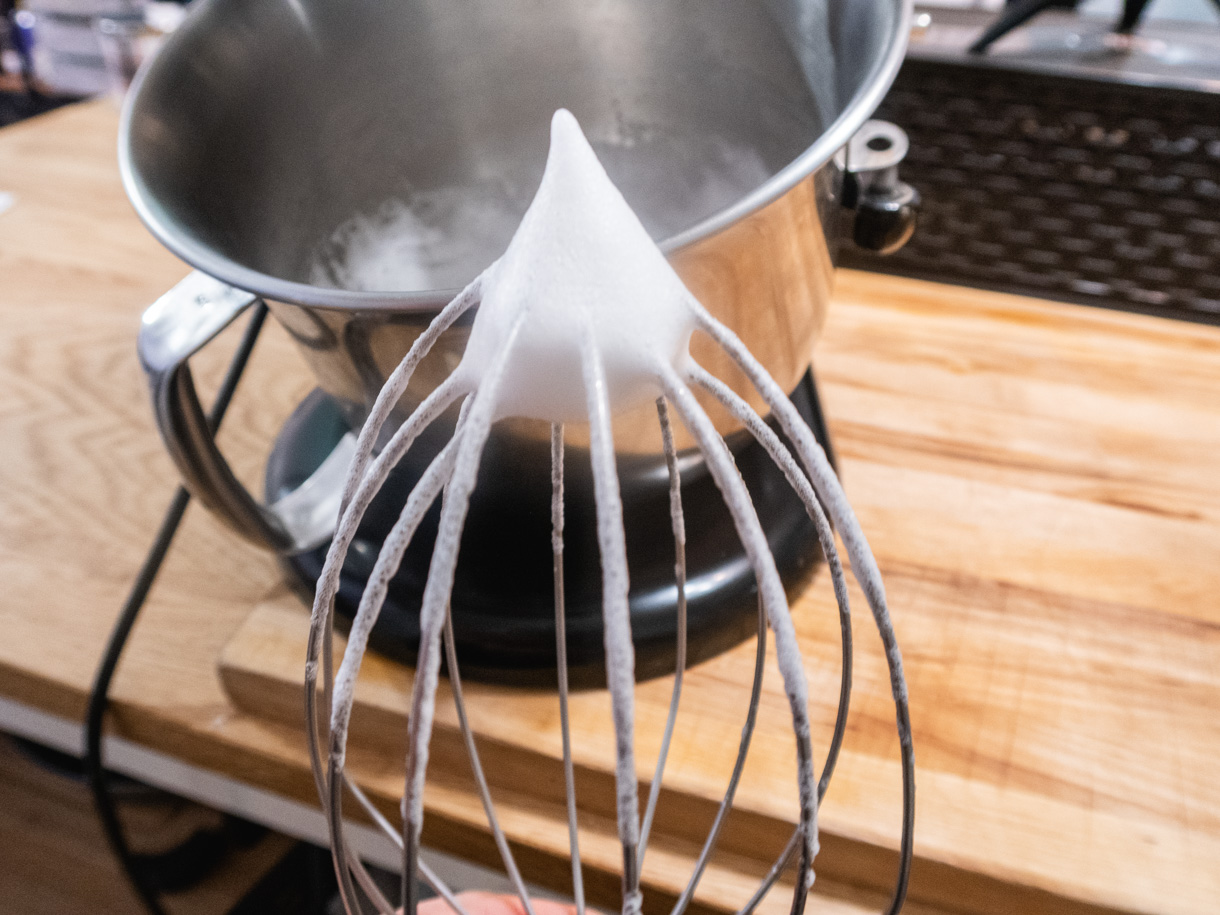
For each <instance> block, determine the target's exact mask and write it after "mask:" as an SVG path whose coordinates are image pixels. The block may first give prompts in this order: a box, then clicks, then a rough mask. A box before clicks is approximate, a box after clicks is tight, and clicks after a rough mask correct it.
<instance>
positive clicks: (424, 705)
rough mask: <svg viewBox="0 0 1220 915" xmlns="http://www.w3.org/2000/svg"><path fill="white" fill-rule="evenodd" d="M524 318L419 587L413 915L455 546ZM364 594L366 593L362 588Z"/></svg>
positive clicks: (406, 818) (411, 799)
mask: <svg viewBox="0 0 1220 915" xmlns="http://www.w3.org/2000/svg"><path fill="white" fill-rule="evenodd" d="M523 320H524V315H520V316H518V318H517V319H516V320H515V321H514V322H513V324H512V326H511V327H510V328H509V330H508V333H507V335H506V337H505V340H504V345H503V348H502V349H501V350H500V352H499V353H497V354H496V357H495V358H494V359H493V360H492V363H491V365H490V366H489V367H488V372H487V375H486V376H485V378H484V381H483V384H482V385H481V386H480V387H479V388H478V390H477V391H476V392H475V394H474V402H473V403H472V404H471V407H470V412H469V414H468V416H467V417H466V423H465V425H464V426H463V428H462V431H461V444H460V445H459V447H458V450H457V455H456V457H455V458H454V461H453V470H452V476H451V477H450V482H449V492H448V493H447V497H446V498H445V500H444V504H443V506H442V508H441V517H440V524H439V526H438V529H437V533H436V543H435V545H434V547H433V550H432V560H431V563H430V565H429V568H428V580H427V583H426V584H425V585H424V596H423V603H422V606H421V608H420V614H419V653H418V656H417V658H416V664H415V682H414V684H413V687H412V693H411V711H410V717H409V718H408V721H407V741H408V742H407V764H406V785H405V789H404V792H403V874H402V881H403V893H402V895H403V910H404V912H405V915H416V909H417V907H418V905H419V892H418V885H417V877H416V868H417V864H418V860H419V839H420V833H421V832H422V830H423V819H424V802H423V793H424V780H425V777H426V773H427V767H428V743H429V740H430V738H431V736H432V720H433V716H434V714H435V711H436V688H437V682H438V679H439V676H440V660H441V658H440V650H439V649H440V641H441V630H442V629H443V627H444V621H445V617H446V614H447V610H448V607H449V600H450V597H451V595H452V591H453V576H454V572H455V570H456V568H457V559H458V547H459V545H460V543H461V536H462V527H463V524H464V522H465V520H466V512H467V510H468V509H469V507H470V494H471V492H472V491H473V489H474V485H475V481H476V479H477V477H478V471H479V463H480V461H481V459H482V456H483V448H484V446H485V444H486V443H487V437H488V435H489V434H490V431H491V424H492V421H493V420H494V418H495V408H496V402H497V399H498V397H499V393H500V386H501V384H502V382H503V380H504V373H505V369H506V367H507V365H508V360H509V357H510V356H511V355H512V352H513V348H514V344H515V343H516V339H517V336H518V334H519V333H520V330H521V325H522V322H523ZM366 590H367V589H366Z"/></svg>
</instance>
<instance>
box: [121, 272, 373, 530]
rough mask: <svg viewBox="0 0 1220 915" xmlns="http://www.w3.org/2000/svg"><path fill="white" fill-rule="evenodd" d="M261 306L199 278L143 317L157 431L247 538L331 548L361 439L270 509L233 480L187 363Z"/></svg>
mask: <svg viewBox="0 0 1220 915" xmlns="http://www.w3.org/2000/svg"><path fill="white" fill-rule="evenodd" d="M257 301H258V296H256V295H254V294H253V293H249V292H245V291H243V290H241V289H235V288H234V287H232V286H229V285H227V284H225V283H222V282H221V281H220V280H217V279H213V278H212V277H210V276H208V275H207V274H205V273H202V272H200V271H195V272H194V273H191V274H190V275H189V276H187V277H186V279H184V280H182V281H181V282H180V283H179V284H178V285H177V286H175V287H174V288H173V289H171V290H170V291H169V292H167V293H166V294H165V295H163V296H161V298H159V299H158V300H157V301H156V302H155V303H154V304H153V305H151V306H150V307H149V308H148V310H147V311H145V312H144V317H143V319H142V321H141V324H140V337H139V341H138V349H139V354H140V362H141V364H142V365H143V367H144V371H145V373H146V374H147V376H148V382H149V389H150V392H151V394H152V401H153V412H154V415H155V417H156V420H157V428H158V430H159V431H160V432H161V437H162V438H163V439H164V440H165V444H166V447H167V449H168V450H169V453H170V457H172V458H173V460H174V463H175V464H177V465H178V470H179V472H180V473H181V475H182V479H183V482H184V483H185V484H186V487H187V489H189V490H190V491H191V494H192V495H193V496H195V497H196V498H198V499H199V501H201V502H202V503H203V504H204V505H206V506H207V507H208V508H210V509H211V510H212V511H213V512H215V513H216V514H217V515H218V516H219V517H220V518H221V519H222V520H223V521H224V522H225V523H227V524H228V525H229V526H230V527H231V528H233V529H234V530H235V531H237V532H238V533H240V534H241V535H242V536H244V537H246V538H247V539H249V540H252V541H254V542H255V543H258V544H261V545H263V546H266V547H270V548H271V549H273V550H276V551H277V552H281V553H295V552H300V551H302V550H308V549H312V548H314V547H316V546H317V545H318V544H320V543H323V542H325V541H326V540H327V539H329V537H330V535H331V532H332V531H333V530H334V525H335V520H336V518H337V517H338V514H339V499H340V495H341V493H342V491H343V482H344V480H345V479H346V476H347V468H348V465H349V464H350V463H351V458H352V455H353V454H354V453H355V446H356V438H355V436H354V435H352V434H351V433H348V434H347V435H345V436H344V437H343V438H342V439H341V440H340V441H339V442H338V443H337V444H336V445H335V447H334V449H333V450H332V452H331V454H330V456H329V457H328V458H326V460H324V461H323V462H322V465H321V466H320V467H318V469H317V470H316V471H314V473H313V475H312V476H310V477H309V478H308V479H307V480H305V481H304V482H303V483H302V484H301V485H300V486H298V487H297V488H296V489H295V490H293V491H292V492H289V493H287V494H285V495H283V496H282V497H281V498H279V499H278V500H277V501H276V502H274V503H272V504H270V505H265V504H263V503H261V502H259V501H258V500H257V499H255V498H254V496H252V495H251V494H250V493H249V492H248V491H247V490H246V488H245V487H244V486H243V485H242V484H241V482H240V481H239V480H238V479H237V477H236V476H235V475H234V474H233V471H232V470H231V469H230V467H229V464H228V462H227V461H226V460H225V458H224V456H223V455H222V454H221V453H220V450H219V449H218V448H217V446H216V439H215V437H214V436H213V433H212V429H211V428H210V427H209V425H208V421H207V419H206V417H205V416H204V412H203V408H202V407H201V406H200V403H199V398H198V396H197V394H196V392H195V383H194V379H193V377H192V375H191V369H190V364H189V360H190V358H191V356H193V355H194V354H195V353H197V352H198V351H199V350H201V349H202V348H203V347H204V346H206V345H207V344H208V343H209V342H210V341H211V340H213V339H214V338H215V337H216V336H217V335H218V334H219V333H220V332H221V331H222V330H224V329H225V328H226V327H228V326H229V324H231V323H232V322H233V321H234V320H235V319H236V318H237V317H238V316H239V315H240V314H242V312H244V311H246V309H248V308H250V307H251V306H252V305H254V304H255V302H257Z"/></svg>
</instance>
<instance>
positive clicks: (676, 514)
mask: <svg viewBox="0 0 1220 915" xmlns="http://www.w3.org/2000/svg"><path fill="white" fill-rule="evenodd" d="M657 419H658V421H659V422H660V424H661V444H662V449H663V450H664V452H665V466H666V469H667V470H668V472H669V517H670V522H671V524H672V526H673V534H674V581H675V583H676V585H677V594H678V601H677V617H678V619H677V623H678V636H677V639H678V643H677V649H676V651H675V654H676V659H675V663H674V686H673V693H672V695H671V697H670V700H669V715H668V717H666V719H665V731H664V733H663V734H662V736H661V749H660V751H659V752H658V753H657V768H656V772H655V773H654V774H653V777H652V785H651V786H649V789H648V804H647V806H646V807H645V808H644V823H643V825H642V826H641V827H640V868H641V870H642V869H643V867H644V853H645V852H646V851H647V849H648V836H649V834H650V833H651V832H652V820H653V817H654V816H655V815H656V812H657V801H658V799H659V798H660V796H661V785H662V783H663V781H664V777H665V763H666V761H667V760H668V759H669V744H670V741H671V740H672V739H673V735H674V725H675V724H676V723H677V720H678V704H679V702H680V701H681V699H682V678H683V674H684V673H685V672H686V519H685V517H684V516H683V513H682V477H681V474H680V472H679V470H678V455H677V453H676V451H675V449H674V435H673V429H672V428H671V426H670V423H669V408H668V407H667V406H666V405H665V398H664V397H658V398H657Z"/></svg>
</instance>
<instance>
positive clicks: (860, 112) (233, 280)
mask: <svg viewBox="0 0 1220 915" xmlns="http://www.w3.org/2000/svg"><path fill="white" fill-rule="evenodd" d="M210 2H214V0H205V2H203V3H200V4H198V5H199V6H205V5H207V4H208V3H210ZM892 2H893V4H894V6H895V7H896V13H897V15H896V16H895V17H894V19H893V23H892V26H891V30H890V33H889V35H888V36H887V44H886V50H885V53H884V54H881V55H880V56H879V57H878V58H877V60H876V61H875V62H874V64H873V67H872V70H871V71H870V72H869V74H868V75H867V76H866V77H865V79H864V80H863V82H862V83H861V85H860V88H859V89H858V90H857V91H856V94H855V95H854V96H853V97H852V99H851V101H850V102H849V103H848V104H847V105H846V106H845V107H844V108H843V111H842V112H841V113H840V114H839V116H838V117H837V118H835V120H834V121H833V122H832V123H831V125H830V126H829V127H828V128H827V129H826V130H824V131H823V132H822V133H821V135H820V136H819V137H818V138H817V139H816V140H814V141H813V143H811V144H810V145H809V146H808V147H807V148H806V149H805V150H804V151H803V152H801V153H800V155H798V156H797V157H796V158H795V159H793V160H792V161H791V162H789V163H788V164H787V165H786V166H784V167H783V168H782V169H780V170H779V171H778V172H776V173H775V174H774V175H772V176H771V177H770V178H768V179H767V180H766V181H765V182H763V183H762V184H760V185H759V186H758V187H756V188H755V189H754V190H752V191H751V192H750V193H748V194H746V195H745V196H743V197H741V198H740V199H739V200H737V201H735V202H734V203H732V204H730V205H729V206H727V207H725V208H723V209H721V210H719V211H718V212H716V213H713V214H712V215H711V216H708V217H707V218H705V219H703V220H700V221H699V222H697V223H695V224H694V225H692V226H690V227H689V228H687V229H684V230H682V231H681V232H678V233H676V234H674V235H671V236H670V237H668V238H666V239H664V240H662V241H661V242H659V243H658V244H659V247H660V248H661V250H662V251H663V252H665V254H666V255H672V254H674V253H676V252H678V251H681V250H683V249H686V248H690V247H691V246H693V245H695V244H697V243H698V242H700V241H702V240H703V239H705V238H708V237H710V236H712V235H715V234H717V233H719V232H721V231H723V230H724V229H725V228H727V227H729V226H731V225H733V224H734V223H737V222H740V221H741V220H742V219H744V218H746V217H747V216H749V215H750V214H752V213H755V212H757V211H758V210H761V209H763V208H764V207H766V206H767V205H768V204H770V203H772V202H774V201H775V200H778V199H779V198H780V197H782V196H784V195H785V194H786V193H787V192H788V191H790V190H791V189H792V188H794V187H795V186H796V185H798V184H800V183H801V182H802V181H803V180H805V179H806V178H807V177H808V176H810V175H812V174H813V173H814V172H816V171H817V170H818V169H820V168H821V167H822V166H823V165H825V164H826V163H827V162H829V161H830V160H831V159H832V158H833V157H834V155H835V153H837V152H838V151H839V150H840V149H842V148H843V147H845V146H846V145H847V143H848V141H849V140H850V139H851V138H852V136H853V135H854V134H855V133H856V131H857V130H859V129H860V128H861V127H862V126H863V125H864V123H865V121H867V120H868V119H869V118H870V117H872V115H873V112H875V111H876V109H877V107H878V106H879V105H880V104H881V100H882V98H884V96H885V94H886V93H887V92H888V91H889V88H890V86H891V85H892V84H893V82H894V79H895V78H896V77H897V75H898V70H899V68H900V67H901V66H902V62H903V59H904V58H905V56H906V50H907V43H908V40H909V36H910V32H911V22H912V16H913V13H914V0H892ZM190 18H192V17H188V20H187V21H186V22H184V23H183V25H182V27H181V28H179V29H178V30H177V31H176V32H175V33H174V34H172V35H170V36H169V38H168V39H167V41H166V46H165V47H163V48H162V49H161V53H160V54H157V55H155V56H154V57H153V59H152V60H150V61H149V66H145V67H143V68H141V70H140V71H139V73H137V74H136V77H135V79H134V80H133V82H132V84H131V88H130V90H129V91H128V93H127V97H126V98H125V99H124V102H123V107H122V113H121V115H120V118H119V138H118V160H119V175H120V177H121V179H122V183H123V189H124V190H125V191H126V193H127V197H128V199H129V200H130V201H131V204H132V206H133V207H134V208H135V210H136V213H137V215H138V216H139V218H140V221H141V222H143V223H144V225H145V227H146V228H147V229H148V230H149V231H150V232H151V233H152V234H153V236H154V237H155V238H156V239H157V240H158V241H159V242H161V244H163V245H164V246H165V247H166V248H168V249H169V250H170V251H171V252H172V253H173V254H175V255H177V256H178V257H179V258H181V259H182V260H184V261H186V263H187V264H189V265H190V266H192V267H194V268H195V269H197V270H201V271H202V272H204V273H206V274H209V275H210V276H212V277H214V278H216V279H218V280H221V281H222V282H225V283H228V284H229V285H231V286H235V287H237V288H239V289H243V290H246V291H247V292H251V293H254V294H255V295H258V296H260V297H262V298H264V299H269V300H271V301H274V302H285V303H289V304H294V305H303V306H308V307H316V308H325V309H333V310H339V311H382V310H394V311H400V312H424V311H434V310H436V309H438V308H441V307H443V306H444V304H445V303H446V302H448V301H449V300H450V299H452V298H453V297H454V296H455V295H457V294H458V292H460V289H458V288H453V289H430V290H415V291H404V292H363V291H356V290H350V289H332V288H329V287H324V286H314V285H312V284H309V283H302V282H299V281H296V280H286V279H282V278H280V277H276V276H272V275H271V274H269V273H263V272H262V271H260V270H255V269H254V268H252V267H247V266H246V265H244V264H241V263H238V262H237V261H235V260H233V259H232V258H230V257H228V256H226V255H224V254H221V253H220V252H219V251H216V250H215V249H213V248H211V247H209V246H207V245H205V244H202V243H200V242H199V241H198V240H196V239H195V238H194V237H192V236H191V235H190V234H189V233H187V232H185V231H182V230H181V229H180V228H179V226H178V225H177V224H176V222H175V220H174V219H172V218H171V217H170V216H169V215H168V213H166V211H165V210H164V208H162V207H161V206H160V205H159V204H158V203H157V201H156V198H155V197H154V195H153V194H152V193H151V192H150V191H149V190H148V188H147V186H146V185H145V183H144V181H143V178H142V177H141V176H140V174H139V171H138V170H137V169H136V167H135V163H134V155H135V154H134V150H133V148H132V146H133V143H132V137H133V134H132V124H133V120H134V117H135V109H136V106H137V105H138V103H139V99H140V96H141V90H142V88H143V86H144V83H145V81H146V79H147V78H148V74H149V72H150V71H151V70H153V69H155V67H156V61H157V58H158V57H160V56H161V54H163V53H165V52H167V51H170V50H171V49H172V46H173V45H174V44H176V43H177V42H178V41H180V40H182V39H183V35H184V34H185V33H186V32H187V31H189V29H190V26H191V23H190ZM195 18H197V17H195Z"/></svg>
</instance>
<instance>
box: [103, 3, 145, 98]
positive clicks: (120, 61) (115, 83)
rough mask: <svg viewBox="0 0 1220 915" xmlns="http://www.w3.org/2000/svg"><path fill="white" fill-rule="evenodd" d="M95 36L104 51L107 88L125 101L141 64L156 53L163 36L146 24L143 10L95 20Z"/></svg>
mask: <svg viewBox="0 0 1220 915" xmlns="http://www.w3.org/2000/svg"><path fill="white" fill-rule="evenodd" d="M93 33H94V34H95V35H96V36H97V43H98V46H99V48H100V49H101V52H102V61H103V63H104V64H105V69H106V85H107V88H108V89H109V91H110V93H111V94H112V95H114V96H115V97H117V98H122V97H123V95H124V94H125V93H126V92H127V87H128V86H130V85H131V81H132V80H133V79H134V78H135V75H136V71H137V70H139V69H140V64H142V63H143V62H144V61H145V60H146V59H148V58H149V57H151V56H152V55H153V54H154V53H155V51H156V49H157V47H158V45H159V44H160V39H161V35H160V33H158V32H156V31H155V30H153V29H152V28H150V27H149V26H148V25H147V23H145V21H144V14H143V12H142V11H141V12H140V13H136V14H133V15H120V16H101V17H98V18H97V19H95V20H93Z"/></svg>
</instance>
